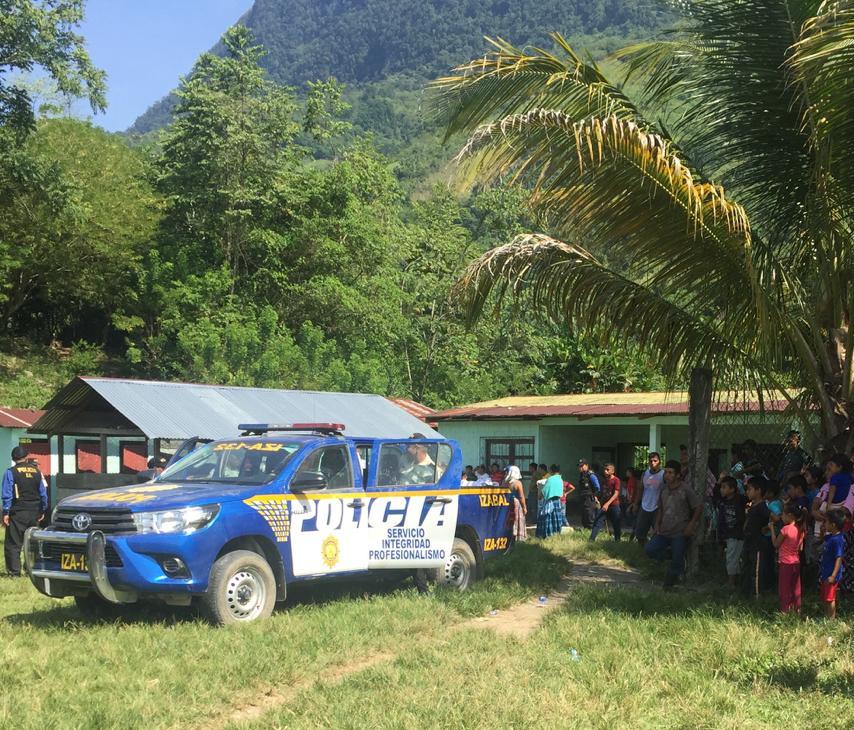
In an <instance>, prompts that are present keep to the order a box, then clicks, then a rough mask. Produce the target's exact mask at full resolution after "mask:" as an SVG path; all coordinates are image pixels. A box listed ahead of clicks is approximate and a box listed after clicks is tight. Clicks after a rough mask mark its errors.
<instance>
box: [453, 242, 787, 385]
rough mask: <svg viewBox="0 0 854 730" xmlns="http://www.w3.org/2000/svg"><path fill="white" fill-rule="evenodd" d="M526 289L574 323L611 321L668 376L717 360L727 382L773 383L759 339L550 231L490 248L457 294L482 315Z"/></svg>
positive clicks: (537, 302)
mask: <svg viewBox="0 0 854 730" xmlns="http://www.w3.org/2000/svg"><path fill="white" fill-rule="evenodd" d="M522 292H527V293H528V294H529V295H530V297H531V303H532V306H534V307H536V308H537V309H540V310H542V311H544V312H546V313H547V314H548V315H549V316H550V317H552V318H554V319H555V320H557V321H560V322H564V323H566V324H567V325H568V326H570V327H573V328H579V329H584V330H588V331H590V330H594V329H595V328H597V327H601V325H602V323H603V322H607V323H608V326H609V328H610V331H611V336H612V337H614V338H618V339H623V338H631V340H632V341H634V342H636V343H638V346H639V347H640V348H641V349H642V350H643V351H644V352H645V353H646V354H648V355H649V356H650V357H651V358H653V360H654V361H655V362H656V363H657V364H658V365H659V366H660V367H661V369H662V371H663V372H664V373H666V374H667V375H668V376H671V377H679V376H685V375H686V374H687V373H688V372H689V371H690V369H691V368H692V367H695V366H697V365H711V366H713V367H714V368H715V371H716V374H717V377H718V378H719V382H720V383H736V384H742V385H747V386H748V387H749V388H751V389H752V390H754V391H757V392H759V391H762V389H763V387H764V386H767V385H768V384H769V382H770V381H769V372H770V367H769V363H766V362H762V361H761V360H760V359H759V357H758V355H757V352H758V350H757V349H756V343H755V341H753V340H751V339H750V338H747V339H744V338H740V337H739V335H738V333H737V332H736V331H735V330H732V329H731V328H729V327H727V325H726V323H725V322H723V321H715V319H714V318H707V317H704V316H702V315H701V314H698V313H697V312H696V311H692V309H691V308H690V307H686V306H685V305H684V304H683V303H682V302H679V301H677V300H675V299H671V298H669V297H666V296H664V295H663V294H662V293H661V291H660V290H659V289H658V288H657V287H655V286H654V285H652V286H651V285H648V284H639V283H638V282H636V281H634V280H632V279H631V278H630V277H628V276H626V275H625V274H623V273H621V272H618V271H614V270H612V269H611V268H609V267H608V266H607V265H605V264H604V263H602V262H600V261H598V260H597V259H596V257H595V256H594V255H593V254H592V253H590V252H589V251H587V250H586V249H584V248H583V247H581V246H578V245H574V244H568V243H564V242H562V241H559V240H556V239H554V238H551V237H549V236H546V235H542V234H525V235H522V236H518V237H517V238H516V239H515V240H513V241H512V242H511V243H509V244H507V245H504V246H500V247H498V248H495V249H492V250H491V251H489V252H487V253H485V254H484V255H483V256H481V257H480V258H479V259H478V260H477V261H475V262H474V263H472V264H471V265H470V266H469V268H468V269H467V270H466V272H465V274H464V276H463V278H462V279H461V281H460V283H459V285H458V289H457V296H458V297H459V300H460V302H461V303H462V305H463V306H464V308H465V311H466V312H467V314H468V316H469V317H471V318H476V317H478V316H480V314H481V313H482V311H483V309H484V307H485V306H486V305H487V303H489V302H491V301H493V297H492V296H491V295H493V294H497V297H495V298H494V299H495V302H496V306H500V304H501V302H502V300H503V299H505V298H506V297H507V296H508V295H513V296H517V295H520V294H521V293H522ZM771 379H772V380H773V376H771ZM777 385H779V384H778V383H776V382H775V383H774V386H775V387H776V386H777Z"/></svg>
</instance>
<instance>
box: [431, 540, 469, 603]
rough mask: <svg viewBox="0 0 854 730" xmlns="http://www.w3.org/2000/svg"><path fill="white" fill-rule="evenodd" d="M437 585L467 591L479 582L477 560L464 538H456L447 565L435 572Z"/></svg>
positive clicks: (446, 561)
mask: <svg viewBox="0 0 854 730" xmlns="http://www.w3.org/2000/svg"><path fill="white" fill-rule="evenodd" d="M433 575H434V580H435V581H436V584H437V585H440V586H445V587H447V588H453V589H455V590H457V591H466V590H468V589H469V587H470V586H471V584H472V583H474V582H475V581H476V580H477V576H478V569H477V560H476V559H475V557H474V552H473V551H472V549H471V546H470V545H469V544H468V543H467V542H466V541H465V540H463V539H462V538H459V537H455V538H454V546H453V547H452V548H451V554H450V555H448V557H447V559H446V560H445V565H443V566H442V567H441V568H437V569H436V570H435V571H434V574H433Z"/></svg>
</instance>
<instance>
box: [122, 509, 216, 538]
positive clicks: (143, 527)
mask: <svg viewBox="0 0 854 730" xmlns="http://www.w3.org/2000/svg"><path fill="white" fill-rule="evenodd" d="M218 514H219V505H218V504H206V505H204V506H203V507H185V508H184V509H167V510H163V511H162V512H134V514H133V522H134V524H135V525H136V531H137V532H139V533H146V532H154V533H158V534H175V533H179V532H181V533H184V534H189V533H191V532H195V531H196V530H201V529H202V528H203V527H207V526H208V525H209V524H210V523H211V522H212V521H213V519H214V517H216V516H217V515H218Z"/></svg>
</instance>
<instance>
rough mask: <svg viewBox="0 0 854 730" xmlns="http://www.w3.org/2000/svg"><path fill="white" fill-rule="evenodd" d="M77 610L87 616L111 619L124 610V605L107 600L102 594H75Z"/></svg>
mask: <svg viewBox="0 0 854 730" xmlns="http://www.w3.org/2000/svg"><path fill="white" fill-rule="evenodd" d="M74 603H75V604H76V606H77V610H78V611H80V613H81V614H83V615H84V616H85V617H86V618H90V619H102V620H109V619H115V618H118V617H119V615H120V614H121V612H122V606H121V605H120V604H116V603H110V602H109V601H105V600H104V599H103V598H101V596H97V595H95V594H94V593H90V594H89V595H88V596H74Z"/></svg>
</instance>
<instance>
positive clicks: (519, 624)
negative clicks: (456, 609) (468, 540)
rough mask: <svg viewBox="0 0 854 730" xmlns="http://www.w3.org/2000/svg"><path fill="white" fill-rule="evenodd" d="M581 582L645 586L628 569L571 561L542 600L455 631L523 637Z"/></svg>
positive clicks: (466, 623)
mask: <svg viewBox="0 0 854 730" xmlns="http://www.w3.org/2000/svg"><path fill="white" fill-rule="evenodd" d="M581 583H592V584H596V585H603V586H604V585H616V586H620V587H623V588H624V587H641V586H643V585H645V583H644V579H643V578H642V577H641V575H640V574H639V573H637V572H636V571H634V570H631V569H629V568H623V567H619V566H612V565H599V564H597V563H589V562H586V561H580V560H575V561H574V562H573V563H572V567H571V568H570V571H569V573H567V574H566V575H565V576H564V577H563V578H561V579H560V582H559V583H558V584H557V586H556V587H555V589H554V590H553V591H551V592H550V593H549V594H548V595H546V596H545V601H543V600H542V597H540V598H532V599H531V600H528V601H525V602H523V603H517V604H516V605H515V606H511V607H510V608H507V609H505V610H503V611H494V612H491V613H490V614H489V615H488V616H478V617H476V618H473V619H469V620H468V621H463V622H462V623H460V624H459V628H481V629H491V630H492V631H496V632H497V633H499V634H501V635H503V636H516V637H518V638H520V639H524V638H527V637H528V636H530V635H531V634H532V633H534V631H536V630H537V629H538V628H540V624H541V623H542V621H543V619H544V618H545V616H546V615H548V614H549V613H551V612H552V611H554V610H555V609H556V608H559V607H560V606H561V604H563V603H564V601H566V598H567V596H568V595H569V592H570V590H571V589H572V587H573V586H574V585H578V584H581Z"/></svg>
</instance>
